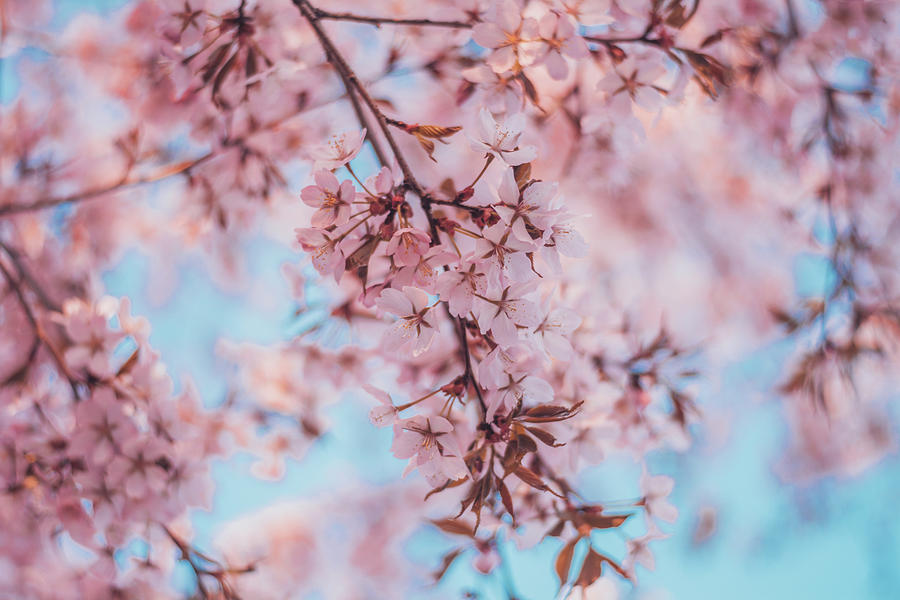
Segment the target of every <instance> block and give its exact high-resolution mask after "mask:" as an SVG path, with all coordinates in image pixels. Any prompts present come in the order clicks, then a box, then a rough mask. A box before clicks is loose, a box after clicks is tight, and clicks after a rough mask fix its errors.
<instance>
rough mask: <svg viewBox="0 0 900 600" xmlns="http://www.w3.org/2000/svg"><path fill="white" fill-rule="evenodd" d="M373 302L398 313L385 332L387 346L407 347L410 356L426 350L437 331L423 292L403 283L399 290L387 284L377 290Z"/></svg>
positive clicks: (426, 295)
mask: <svg viewBox="0 0 900 600" xmlns="http://www.w3.org/2000/svg"><path fill="white" fill-rule="evenodd" d="M375 304H376V305H377V306H378V308H380V309H381V310H383V311H386V312H389V313H392V314H394V315H397V317H399V318H398V319H397V321H395V322H394V325H393V326H392V327H391V328H390V330H388V331H387V332H386V333H385V336H384V343H385V346H386V347H387V348H389V349H392V350H397V349H400V348H403V347H409V348H410V350H411V351H412V354H413V356H418V355H419V354H422V353H423V352H425V351H426V350H428V348H429V347H430V346H431V342H432V341H433V340H434V336H435V334H436V333H437V331H436V323H435V320H434V319H435V317H434V315H433V314H432V312H431V311H432V308H433V306H432V305H429V303H428V294H427V293H425V292H424V291H422V290H420V289H418V288H414V287H409V286H406V287H404V288H403V291H400V290H395V289H392V288H388V289H385V290H384V291H382V292H381V295H380V296H379V297H378V299H377V300H376V301H375Z"/></svg>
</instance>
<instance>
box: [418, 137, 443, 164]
mask: <svg viewBox="0 0 900 600" xmlns="http://www.w3.org/2000/svg"><path fill="white" fill-rule="evenodd" d="M413 135H414V136H415V138H416V140H418V142H419V145H420V146H422V149H423V150H425V152H426V153H427V154H428V158H430V159H431V160H433V161H434V162H437V159H436V158H435V157H434V142H432V141H431V140H429V139H428V138H426V137H423V136H421V135H419V134H418V133H414V134H413Z"/></svg>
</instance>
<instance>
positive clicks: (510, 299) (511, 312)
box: [478, 282, 541, 346]
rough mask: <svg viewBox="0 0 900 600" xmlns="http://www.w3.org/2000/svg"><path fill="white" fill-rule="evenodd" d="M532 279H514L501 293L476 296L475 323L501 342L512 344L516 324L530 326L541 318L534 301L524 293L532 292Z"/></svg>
mask: <svg viewBox="0 0 900 600" xmlns="http://www.w3.org/2000/svg"><path fill="white" fill-rule="evenodd" d="M534 288H535V283H534V282H527V283H516V284H513V285H511V286H509V287H506V288H504V289H503V291H502V293H501V294H500V297H499V298H497V299H496V300H495V299H491V298H480V299H479V300H478V309H479V310H478V325H479V326H480V327H481V332H482V333H487V332H488V331H490V332H491V333H492V334H493V335H494V339H495V340H496V341H497V342H498V343H499V344H501V345H503V346H511V345H513V344H515V343H516V342H517V341H518V340H519V333H518V328H520V327H521V328H524V329H530V328H533V327H536V326H537V325H538V324H540V322H541V314H540V311H539V309H538V306H537V304H536V303H534V302H533V301H531V300H527V299H526V298H525V296H527V295H528V294H530V293H532V292H533V291H534Z"/></svg>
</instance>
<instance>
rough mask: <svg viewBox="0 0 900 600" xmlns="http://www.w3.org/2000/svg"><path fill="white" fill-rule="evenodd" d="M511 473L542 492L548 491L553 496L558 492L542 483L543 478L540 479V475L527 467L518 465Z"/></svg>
mask: <svg viewBox="0 0 900 600" xmlns="http://www.w3.org/2000/svg"><path fill="white" fill-rule="evenodd" d="M513 473H515V474H516V477H518V478H519V479H521V480H522V481H524V482H525V483H527V484H528V485H530V486H531V487H533V488H535V489H538V490H541V491H543V492H550V493H551V494H553V495H554V496H559V494H557V493H556V492H554V491H553V490H551V489H550V487H549V486H548V485H547V484H546V483H544V480H543V479H541V477H540V475H538V474H537V473H535V472H534V471H532V470H531V469H529V468H528V467H525V466H522V465H519V466H518V467H516V470H515V471H513Z"/></svg>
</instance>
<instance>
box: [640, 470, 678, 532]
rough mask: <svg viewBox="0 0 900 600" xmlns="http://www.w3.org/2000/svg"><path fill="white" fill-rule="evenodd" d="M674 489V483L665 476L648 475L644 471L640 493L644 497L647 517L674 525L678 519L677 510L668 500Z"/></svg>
mask: <svg viewBox="0 0 900 600" xmlns="http://www.w3.org/2000/svg"><path fill="white" fill-rule="evenodd" d="M674 487H675V481H674V480H673V479H672V478H671V477H668V476H666V475H650V474H649V473H648V472H646V471H644V473H643V474H642V475H641V493H643V495H644V506H645V507H646V509H647V515H648V516H650V517H654V518H657V519H662V520H663V521H666V522H668V523H674V522H675V519H677V518H678V509H677V508H675V507H674V506H673V505H672V504H671V503H670V502H669V500H668V497H669V494H671V493H672V489H673V488H674Z"/></svg>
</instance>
